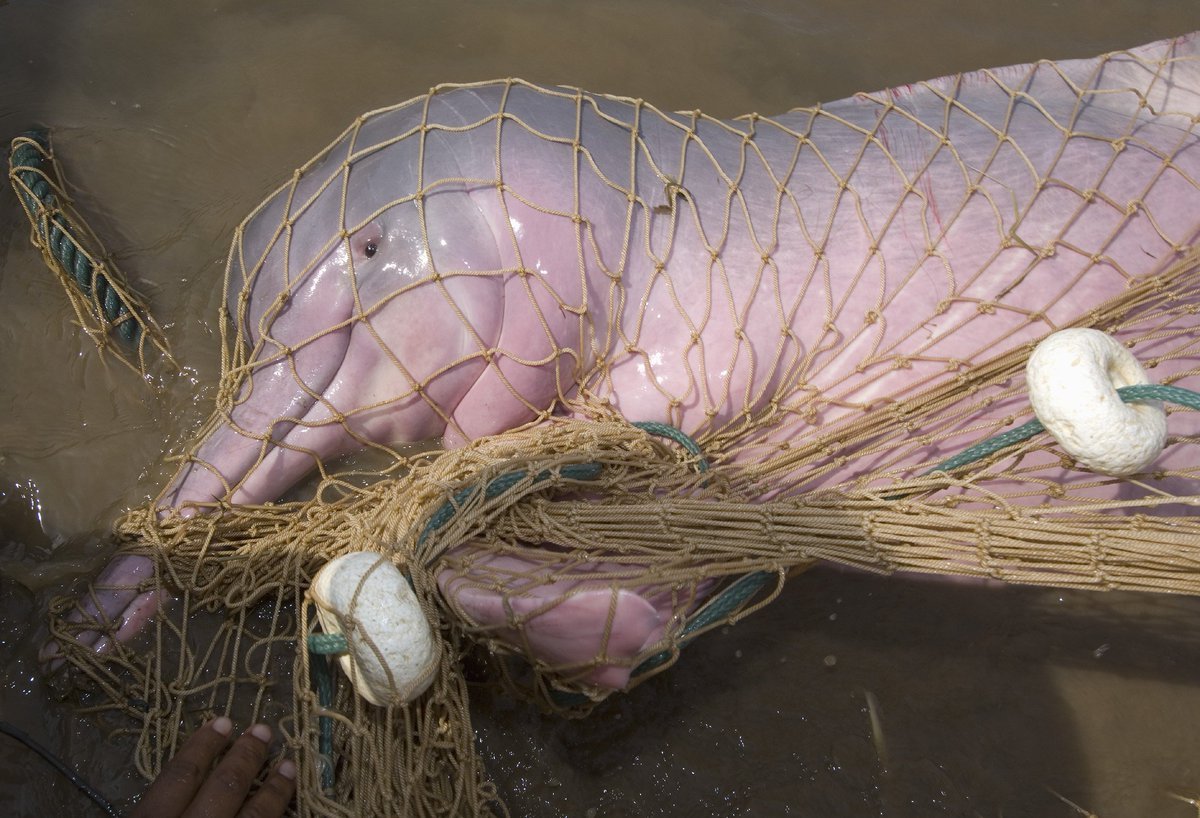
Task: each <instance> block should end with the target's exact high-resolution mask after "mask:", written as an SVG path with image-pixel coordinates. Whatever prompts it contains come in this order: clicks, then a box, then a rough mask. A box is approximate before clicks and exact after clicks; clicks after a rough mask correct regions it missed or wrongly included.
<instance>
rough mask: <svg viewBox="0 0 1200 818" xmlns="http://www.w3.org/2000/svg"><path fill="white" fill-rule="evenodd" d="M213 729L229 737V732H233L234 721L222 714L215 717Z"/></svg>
mask: <svg viewBox="0 0 1200 818" xmlns="http://www.w3.org/2000/svg"><path fill="white" fill-rule="evenodd" d="M212 729H214V730H216V731H217V732H218V733H220V734H221V735H223V736H225V737H226V738H228V737H229V734H230V733H232V732H233V721H231V720H230V719H229V717H227V716H221V717H220V718H216V719H213V720H212Z"/></svg>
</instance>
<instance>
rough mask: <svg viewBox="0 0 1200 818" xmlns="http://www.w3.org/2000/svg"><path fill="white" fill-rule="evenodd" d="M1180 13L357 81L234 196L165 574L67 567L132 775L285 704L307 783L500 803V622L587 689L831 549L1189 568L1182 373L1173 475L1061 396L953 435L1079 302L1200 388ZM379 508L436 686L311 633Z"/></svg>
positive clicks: (1182, 578) (73, 628) (83, 663)
mask: <svg viewBox="0 0 1200 818" xmlns="http://www.w3.org/2000/svg"><path fill="white" fill-rule="evenodd" d="M1194 51H1195V47H1194V44H1193V42H1192V41H1191V40H1179V41H1174V42H1171V43H1164V44H1157V45H1154V46H1148V47H1146V48H1144V49H1139V50H1137V51H1133V52H1120V53H1117V54H1113V55H1108V56H1106V57H1103V58H1100V59H1097V60H1089V61H1076V62H1070V63H1057V64H1056V63H1038V64H1036V65H1032V66H1022V67H1018V68H1012V69H1002V70H999V71H989V72H979V73H976V74H971V75H965V76H959V77H951V78H946V79H943V80H938V81H935V82H931V83H926V84H922V85H920V86H915V87H909V88H906V89H903V90H896V91H889V92H884V93H880V94H874V95H860V96H859V97H856V98H854V99H851V100H846V101H843V102H841V103H834V104H832V105H828V106H819V107H814V108H809V109H798V110H796V111H793V112H790V113H788V114H786V115H783V116H780V117H773V118H767V117H760V116H749V117H745V118H742V119H739V120H735V121H731V122H722V121H717V120H713V119H710V118H707V117H705V116H703V115H701V114H699V113H698V112H697V113H689V114H665V113H663V112H660V111H658V110H657V109H655V108H653V107H652V106H650V105H648V104H646V103H644V102H642V101H639V100H627V99H614V98H607V97H599V96H593V95H589V94H586V93H583V92H579V91H575V90H564V89H545V88H539V87H535V86H531V85H528V84H525V83H522V82H519V81H506V82H497V83H487V84H479V85H469V86H444V87H439V88H436V89H434V90H433V91H431V92H430V93H429V94H427V95H424V96H422V97H419V98H417V99H415V100H411V101H409V102H407V103H404V104H402V105H399V106H396V107H394V108H389V109H386V110H383V111H378V112H374V113H372V114H369V115H366V116H364V117H362V118H360V119H359V120H358V121H357V122H355V123H354V125H353V126H352V127H351V128H350V129H348V130H347V131H346V132H345V133H344V134H343V135H342V136H341V137H339V139H338V140H337V141H335V142H334V143H333V144H332V145H331V146H330V147H329V148H327V149H326V150H325V151H324V152H322V153H321V154H320V155H319V156H318V157H316V158H315V159H314V160H313V161H312V162H310V163H309V164H308V165H306V166H305V167H304V168H302V169H301V170H300V171H299V172H297V174H296V175H295V176H294V177H293V179H292V180H291V181H290V182H289V183H288V184H287V185H285V186H284V187H283V188H281V190H280V191H278V192H277V193H276V194H275V195H274V196H272V197H271V198H270V199H268V200H267V202H265V203H264V204H263V205H262V206H261V207H260V208H259V209H258V210H257V211H256V212H255V213H254V214H252V216H251V217H250V218H249V219H248V220H247V221H246V222H245V223H244V224H243V225H242V227H241V228H240V229H239V232H238V235H237V238H236V239H235V242H234V246H233V250H232V253H231V257H230V264H229V275H228V277H227V282H226V290H227V298H226V304H227V309H226V311H225V312H224V313H223V314H222V316H221V322H222V328H223V335H224V337H225V339H226V343H225V346H224V351H223V355H224V358H223V364H224V366H223V371H224V379H223V382H222V385H221V391H220V396H219V399H218V408H217V410H216V412H215V413H214V415H213V417H212V418H211V420H210V421H209V423H208V424H207V425H206V426H205V428H204V429H203V430H201V433H200V434H199V435H198V437H197V438H196V441H195V443H194V444H193V445H192V446H191V447H190V448H189V450H188V451H187V452H186V453H184V456H183V457H182V465H181V467H180V471H179V473H178V474H177V476H176V477H175V479H174V480H173V481H172V482H171V484H170V485H169V486H167V487H166V488H165V489H164V492H163V494H162V496H161V497H160V499H159V502H158V503H156V504H155V505H154V506H152V507H148V508H145V509H139V510H136V511H133V512H130V513H129V514H127V515H126V516H125V517H124V518H123V519H122V520H120V521H119V523H118V524H117V536H118V538H119V539H120V541H121V553H123V554H126V555H129V554H140V555H146V556H148V557H150V558H151V559H153V560H154V562H155V565H156V569H157V570H156V576H155V577H154V579H153V580H152V582H150V583H147V585H150V584H157V583H161V584H163V585H165V587H167V588H168V589H169V590H170V591H171V592H172V593H173V594H175V595H176V597H177V599H176V601H175V602H174V603H172V604H171V605H169V606H168V607H167V609H166V611H165V612H164V614H163V615H161V616H159V617H158V618H157V619H156V620H155V622H154V624H153V625H152V626H151V628H150V629H149V631H148V632H147V633H146V634H144V635H143V636H142V637H139V639H137V640H134V641H132V642H130V643H128V644H119V643H118V644H114V645H113V646H112V648H111V649H110V650H109V651H108V652H107V653H105V654H103V655H99V656H97V655H96V654H94V653H92V652H91V651H90V650H89V649H88V648H87V647H85V644H84V643H81V642H79V641H77V640H78V639H80V638H82V637H84V636H86V634H88V633H89V632H95V631H104V630H109V631H111V630H112V626H111V624H110V623H109V622H107V621H104V620H106V619H107V617H104V616H98V615H90V616H89V615H80V613H79V612H78V611H77V610H76V606H75V604H74V602H73V601H72V600H62V601H61V602H60V604H59V605H58V607H57V609H56V612H55V616H54V618H53V622H52V627H53V630H54V634H55V636H56V637H57V638H58V639H59V640H60V641H61V642H62V643H63V646H64V650H65V652H66V655H67V658H68V659H69V661H70V662H71V664H72V665H73V666H74V669H75V671H76V672H75V676H74V678H75V679H76V680H77V681H78V682H79V683H80V684H81V686H82V687H81V690H83V691H84V693H85V696H86V698H85V700H86V701H87V702H88V703H90V705H91V706H93V707H95V708H96V709H97V710H101V711H105V712H108V711H114V710H115V711H119V712H122V713H124V714H126V715H129V716H132V717H133V718H134V724H135V727H134V728H133V729H134V731H135V732H137V733H138V735H139V755H138V764H139V769H141V770H142V771H143V772H144V773H145V774H147V775H151V774H153V773H154V772H156V771H157V769H158V768H159V767H160V765H161V764H162V762H163V761H164V760H165V758H166V757H168V756H169V754H170V753H171V751H172V750H173V749H174V747H175V746H176V745H177V742H178V739H179V737H180V735H182V733H183V732H185V731H186V730H188V729H190V728H191V727H192V726H194V725H195V724H196V723H197V722H198V721H199V720H201V719H202V718H204V717H206V716H208V715H211V714H212V713H216V712H230V711H232V712H235V713H237V714H240V715H242V717H243V718H247V719H248V718H255V719H268V720H271V721H276V722H279V723H280V724H281V725H282V726H283V728H284V730H285V731H286V734H287V740H286V744H287V748H288V751H289V752H291V753H293V754H294V755H295V756H296V758H297V760H298V761H299V765H298V767H299V770H300V797H299V800H298V810H299V812H300V813H301V814H304V815H363V814H372V815H374V814H378V815H433V814H438V815H444V814H456V815H457V814H462V815H473V814H485V813H489V812H502V811H503V805H502V804H501V803H500V801H499V800H498V799H497V798H496V793H495V789H494V787H493V786H492V785H491V784H490V783H489V782H488V780H487V776H486V771H485V770H483V769H482V767H481V764H480V761H479V758H478V756H477V755H476V753H475V749H474V746H473V742H474V735H473V733H472V730H471V726H470V719H469V713H468V710H467V692H466V683H465V681H464V678H463V675H462V670H461V668H462V663H463V661H464V658H465V657H466V656H467V655H468V653H471V652H478V649H479V647H480V646H482V647H483V648H484V653H485V654H486V655H488V656H490V657H492V658H493V659H494V665H495V666H496V667H497V668H498V669H499V670H500V674H501V676H502V677H503V678H504V679H505V680H506V681H507V683H508V684H510V685H511V686H512V688H513V689H514V690H517V691H520V692H522V693H524V694H528V695H530V696H532V697H534V698H535V699H536V700H537V701H539V702H540V703H541V704H542V705H543V706H545V707H547V708H552V709H555V710H558V711H561V712H564V713H571V714H582V713H586V711H587V710H588V708H589V707H590V705H591V704H592V703H593V702H595V701H598V700H601V699H603V698H604V697H606V696H607V695H609V694H610V693H611V692H612V690H613V689H618V688H624V687H628V686H631V685H634V684H637V683H638V682H640V681H642V680H643V679H645V678H647V677H648V676H649V675H651V674H653V673H658V672H662V671H663V670H664V669H666V668H668V667H670V665H671V664H672V663H673V661H674V659H675V658H676V657H677V656H678V654H679V651H680V650H681V649H682V648H683V647H684V646H685V645H686V643H687V641H689V640H690V639H692V638H695V637H696V636H697V635H699V634H700V633H702V632H703V631H704V630H706V629H708V628H711V627H715V626H719V625H724V624H728V623H731V622H735V621H737V620H738V619H739V618H741V617H744V616H746V615H748V614H750V613H752V612H753V611H754V610H755V609H756V608H758V607H760V606H761V605H763V604H766V603H767V602H769V601H770V600H771V599H773V598H774V596H775V595H776V594H777V593H778V592H779V590H780V589H781V588H782V585H783V583H784V581H785V579H786V578H787V576H788V575H789V573H790V572H794V571H796V570H798V569H800V568H802V567H804V566H806V565H808V564H810V563H811V562H812V561H814V560H830V561H835V562H840V563H844V564H848V565H853V566H857V567H861V568H865V569H868V570H875V571H882V572H896V571H923V572H935V573H947V574H959V575H972V576H982V577H992V578H996V579H1000V580H1005V581H1010V582H1022V583H1041V584H1050V585H1058V586H1063V587H1082V588H1094V589H1110V588H1133V589H1141V590H1149V591H1167V592H1183V593H1196V592H1198V591H1200V521H1198V518H1197V517H1196V515H1195V507H1196V504H1197V502H1200V490H1198V485H1200V484H1198V483H1197V477H1198V475H1197V469H1198V468H1200V467H1198V466H1197V465H1196V464H1197V462H1198V460H1197V458H1196V457H1195V452H1196V449H1195V448H1194V447H1195V445H1196V443H1197V442H1200V441H1198V440H1197V435H1198V434H1200V413H1197V412H1196V411H1195V410H1192V409H1188V408H1176V407H1172V408H1170V410H1169V417H1168V428H1169V438H1168V444H1167V448H1166V450H1165V451H1164V453H1163V455H1162V456H1161V457H1160V458H1159V460H1158V461H1156V463H1155V465H1154V467H1153V469H1152V470H1151V471H1148V472H1146V473H1141V474H1137V475H1132V476H1128V477H1119V478H1118V477H1110V476H1106V475H1103V474H1098V473H1096V472H1093V471H1091V470H1088V469H1085V468H1082V467H1080V466H1078V465H1077V464H1076V463H1075V462H1074V461H1073V460H1072V458H1071V457H1070V456H1069V455H1067V454H1066V453H1065V452H1064V451H1063V449H1062V448H1061V447H1060V446H1059V445H1058V444H1057V443H1056V441H1055V440H1054V439H1052V438H1050V437H1048V436H1046V435H1040V436H1036V437H1034V438H1031V439H1029V440H1026V441H1023V442H1020V443H1017V444H1015V445H1014V446H1010V447H1007V448H1005V449H1003V450H1001V451H998V452H995V453H992V454H989V455H987V456H985V457H984V458H983V459H982V460H980V461H977V462H972V463H969V464H964V465H960V466H954V467H952V468H950V467H945V466H941V467H939V464H943V463H944V461H946V459H947V458H949V457H951V456H953V455H955V454H957V453H958V452H961V451H962V450H964V449H967V448H968V447H970V446H972V445H974V444H976V443H979V442H980V441H982V440H985V439H988V438H991V437H993V436H995V435H997V434H999V433H1002V432H1004V431H1006V430H1009V429H1012V428H1013V427H1015V426H1016V425H1018V424H1020V423H1022V422H1023V421H1025V420H1027V419H1029V418H1030V417H1031V416H1032V415H1031V410H1030V408H1029V402H1028V398H1027V393H1026V386H1025V379H1024V364H1025V361H1026V359H1027V358H1028V356H1029V354H1030V351H1031V350H1032V348H1033V346H1034V345H1035V344H1036V343H1037V342H1038V341H1039V340H1040V339H1041V338H1043V337H1044V336H1046V335H1048V334H1049V333H1051V332H1052V331H1055V330H1058V329H1062V328H1064V327H1071V326H1087V327H1096V328H1099V329H1102V330H1104V331H1105V332H1108V333H1110V334H1112V335H1113V336H1114V337H1116V338H1117V339H1119V341H1120V342H1121V343H1123V344H1124V345H1125V346H1126V347H1127V348H1129V349H1130V350H1132V351H1133V352H1134V354H1135V355H1136V356H1138V357H1139V358H1140V359H1141V360H1142V362H1143V364H1144V365H1145V366H1146V367H1147V368H1148V370H1149V372H1150V374H1151V376H1152V377H1153V378H1154V380H1156V381H1158V382H1160V383H1166V384H1173V385H1177V386H1182V387H1190V388H1192V389H1197V388H1200V371H1198V370H1200V348H1198V345H1200V333H1198V331H1197V330H1198V319H1197V312H1198V311H1200V254H1198V253H1197V251H1196V250H1195V249H1194V248H1193V242H1194V240H1195V237H1196V235H1197V233H1198V232H1200V230H1198V229H1200V219H1198V218H1197V216H1196V214H1197V213H1200V186H1198V185H1197V178H1198V177H1197V174H1198V173H1200V146H1198V139H1197V133H1196V129H1197V112H1198V111H1200V94H1198V92H1200V65H1198V64H1197V62H1198V61H1197V59H1196V56H1195V54H1194ZM632 421H656V422H661V423H666V424H670V426H672V427H674V428H676V429H679V430H681V431H682V432H684V433H686V435H687V437H679V438H678V440H677V441H675V442H673V441H671V440H667V439H663V438H660V437H656V436H655V435H653V434H650V433H648V432H647V431H646V430H645V429H643V428H639V427H638V426H635V425H633V424H632ZM443 432H444V433H445V435H446V441H447V443H448V444H449V445H450V448H449V449H447V450H446V451H441V450H428V449H421V448H419V447H412V446H402V445H398V444H396V443H394V441H396V440H410V441H416V440H420V439H421V438H423V437H429V436H436V435H440V434H442V433H443ZM691 440H694V441H695V443H696V444H697V445H698V452H699V454H698V455H697V453H696V452H695V451H691V450H690V442H689V441H691ZM681 444H682V445H681ZM306 475H307V477H306ZM305 481H307V482H305ZM361 550H367V551H378V552H381V553H383V554H386V555H388V557H389V558H390V559H391V560H392V561H393V562H394V563H395V564H396V565H397V566H398V567H400V568H401V570H403V571H404V572H405V574H406V575H407V576H408V577H409V580H410V582H411V584H412V587H413V589H414V590H415V592H416V595H417V599H418V600H419V605H420V608H421V610H422V611H423V612H424V614H425V616H426V618H427V619H428V620H429V622H430V623H431V627H432V629H433V632H434V635H435V637H436V638H437V639H438V640H439V641H440V642H441V645H442V649H441V652H440V659H439V663H438V666H437V669H436V673H435V674H434V679H433V682H432V685H431V686H430V687H429V689H428V690H427V691H426V692H424V693H423V694H421V695H420V696H418V697H417V698H415V699H414V700H413V701H412V702H409V703H404V702H402V701H399V700H398V698H397V699H394V700H393V701H392V702H391V703H390V704H384V705H383V706H376V705H373V704H370V703H369V702H368V701H367V700H366V699H364V698H363V697H361V696H359V695H357V694H356V693H355V692H354V684H356V683H357V682H358V680H357V679H354V678H350V679H347V678H346V677H345V676H343V675H340V674H338V675H334V676H332V677H330V675H329V671H330V664H329V663H328V661H327V659H326V658H325V656H324V655H323V654H321V653H317V652H314V651H312V650H310V649H309V646H308V642H307V637H308V636H309V635H311V634H314V633H316V632H317V631H319V630H320V628H319V626H318V625H317V623H316V618H315V616H314V613H313V610H314V609H313V604H314V601H315V600H314V598H313V595H312V592H311V588H310V585H311V584H312V581H313V578H314V576H315V575H316V573H317V572H318V571H319V570H320V569H321V568H322V566H324V565H325V564H326V563H327V562H328V561H329V560H331V559H332V558H334V557H337V556H339V555H341V554H345V553H348V552H353V551H361ZM796 581H803V580H802V579H801V578H798V579H796ZM131 582H132V580H131ZM110 584H111V583H110ZM110 592H111V588H110V587H106V586H104V585H103V584H97V586H95V587H94V588H93V589H92V592H91V593H92V594H94V595H95V598H97V599H98V598H100V597H102V596H104V595H105V594H108V593H110ZM85 608H86V606H85ZM94 609H95V608H93V610H94ZM364 616H365V614H364ZM350 630H351V631H354V630H355V629H354V627H351V629H350ZM347 637H350V638H352V637H354V633H353V632H351V633H348V634H347ZM139 640H140V641H139ZM86 641H87V640H86V639H84V642H86ZM367 647H368V648H371V645H368V646H367ZM353 676H354V672H352V673H351V677H353ZM127 723H128V722H126V724H127Z"/></svg>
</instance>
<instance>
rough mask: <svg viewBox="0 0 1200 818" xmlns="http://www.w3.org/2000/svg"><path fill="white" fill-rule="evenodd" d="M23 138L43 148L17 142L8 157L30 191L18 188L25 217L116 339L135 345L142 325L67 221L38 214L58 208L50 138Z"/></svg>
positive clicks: (44, 134)
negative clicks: (52, 179)
mask: <svg viewBox="0 0 1200 818" xmlns="http://www.w3.org/2000/svg"><path fill="white" fill-rule="evenodd" d="M24 136H25V138H27V139H29V140H31V141H33V142H35V143H37V145H39V146H41V148H42V150H38V148H37V147H35V146H34V145H31V144H30V143H29V142H24V141H22V142H17V143H15V144H14V147H13V150H12V153H11V154H10V155H9V160H8V164H9V168H10V169H11V170H12V172H13V174H15V175H16V176H17V178H18V179H20V180H21V183H22V184H24V185H25V186H26V187H28V188H29V192H26V191H25V190H23V189H20V188H18V192H19V194H20V195H19V196H18V198H19V199H20V201H21V206H22V207H23V208H24V210H25V215H27V216H28V217H29V221H30V222H31V223H32V224H33V225H34V229H35V230H37V231H38V232H39V234H40V235H41V237H42V241H44V242H45V243H46V245H47V246H48V247H49V248H50V252H51V254H52V255H53V256H54V257H55V258H56V259H57V260H58V261H59V263H61V264H62V266H63V268H64V269H66V270H67V271H69V272H70V274H71V278H72V280H73V281H74V283H75V285H76V286H77V287H78V288H79V290H80V291H81V292H82V293H83V294H84V295H87V296H91V295H92V294H93V292H94V293H95V297H96V303H98V304H99V305H100V311H101V314H102V315H103V317H104V319H105V320H106V321H108V322H109V323H110V324H112V325H114V327H113V328H114V331H115V332H116V335H117V337H118V338H120V339H121V341H123V342H124V343H126V344H128V345H129V346H136V344H137V342H138V339H139V338H140V337H141V332H142V328H141V325H140V324H139V323H138V322H137V321H135V320H134V318H133V310H132V309H131V308H130V306H129V305H128V304H127V303H125V301H124V299H122V298H121V296H120V294H119V293H118V292H117V291H116V290H115V289H113V286H112V283H111V282H110V281H109V280H108V277H107V276H105V275H104V273H101V272H98V271H97V270H96V269H95V267H94V266H93V265H92V262H91V261H90V260H89V259H88V257H87V255H86V254H85V253H84V251H83V248H82V247H81V246H80V244H79V242H78V240H77V239H75V237H74V235H73V234H74V232H75V231H74V230H73V229H72V227H71V224H70V222H68V221H67V220H66V218H65V217H64V216H63V215H62V213H54V214H53V215H52V216H50V217H49V218H48V219H41V218H39V212H40V211H42V210H43V209H44V210H46V211H53V210H55V208H57V206H58V198H57V197H56V196H55V194H54V190H53V188H52V187H51V185H50V183H49V182H47V181H46V178H45V175H46V174H47V173H50V172H51V171H52V170H53V168H52V167H50V166H49V165H48V162H47V156H46V153H48V152H49V150H50V136H49V134H48V133H47V132H46V131H29V132H28V133H26V134H24ZM43 151H45V152H43ZM39 205H40V207H39Z"/></svg>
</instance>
